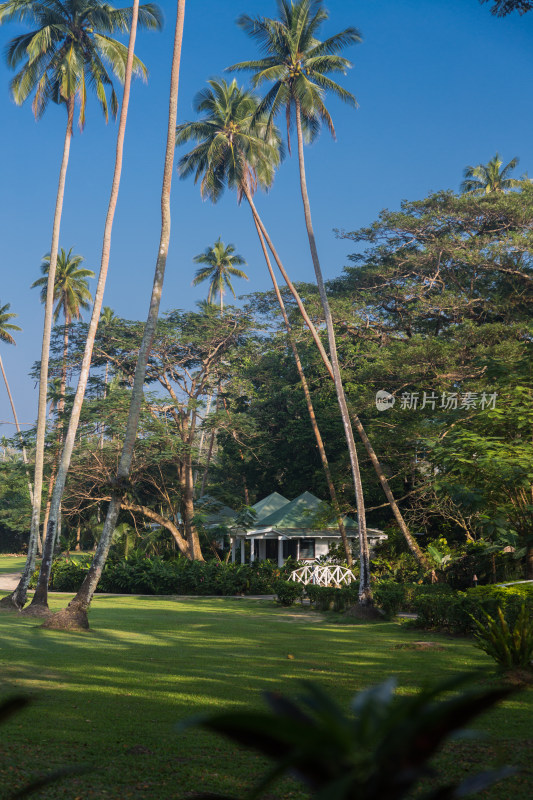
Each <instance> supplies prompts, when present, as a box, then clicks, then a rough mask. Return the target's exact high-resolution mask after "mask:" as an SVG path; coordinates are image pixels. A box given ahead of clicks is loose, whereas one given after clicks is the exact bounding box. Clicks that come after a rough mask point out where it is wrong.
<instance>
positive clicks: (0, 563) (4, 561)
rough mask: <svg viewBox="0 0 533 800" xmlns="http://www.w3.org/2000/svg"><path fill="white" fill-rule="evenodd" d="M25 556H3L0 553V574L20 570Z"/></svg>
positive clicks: (22, 567) (24, 561)
mask: <svg viewBox="0 0 533 800" xmlns="http://www.w3.org/2000/svg"><path fill="white" fill-rule="evenodd" d="M25 563H26V556H4V555H0V575H3V574H5V573H6V572H22V570H23V569H24V564H25Z"/></svg>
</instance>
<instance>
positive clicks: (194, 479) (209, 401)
mask: <svg viewBox="0 0 533 800" xmlns="http://www.w3.org/2000/svg"><path fill="white" fill-rule="evenodd" d="M213 395H214V392H211V394H210V395H209V397H208V399H207V408H206V411H205V417H204V422H205V420H206V419H207V417H208V416H209V412H210V411H211V403H212V402H213ZM204 440H205V428H204V427H203V426H202V433H201V434H200V444H199V445H198V455H197V462H198V466H199V465H200V457H201V455H202V450H203V449H204ZM198 472H199V469H198V467H197V468H196V470H195V472H194V478H193V481H194V485H195V486H196V483H197V481H198Z"/></svg>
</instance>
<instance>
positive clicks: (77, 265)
mask: <svg viewBox="0 0 533 800" xmlns="http://www.w3.org/2000/svg"><path fill="white" fill-rule="evenodd" d="M83 261H84V258H83V256H80V255H73V254H72V248H71V249H70V250H69V251H68V253H67V252H66V251H65V250H64V249H63V248H61V250H60V251H59V253H58V256H57V266H56V278H55V286H54V302H56V303H57V305H56V307H55V310H54V322H57V320H58V319H59V315H60V313H61V314H62V315H63V320H64V326H63V362H62V365H61V379H60V385H59V398H58V400H57V402H56V403H55V408H56V411H57V447H56V453H55V455H54V459H53V464H52V470H51V473H50V479H49V481H48V494H47V498H46V506H45V511H44V520H43V537H44V538H46V529H47V526H48V518H49V515H50V505H51V500H52V492H53V490H54V485H55V477H56V471H57V459H58V457H59V453H60V448H61V442H62V440H63V424H62V418H63V412H64V409H65V393H66V390H67V372H68V346H69V334H70V326H71V324H72V320H73V319H76V320H78V319H80V317H81V312H82V311H86V310H87V309H88V308H90V303H91V300H92V296H91V293H90V291H89V284H88V283H87V280H88V278H94V272H93V271H92V270H91V269H85V268H83V267H81V264H82V263H83ZM49 271H50V253H47V254H46V255H45V256H44V257H43V260H42V263H41V273H42V278H38V280H36V281H34V283H32V285H31V288H32V289H33V288H35V287H41V303H46V294H47V285H48V273H49Z"/></svg>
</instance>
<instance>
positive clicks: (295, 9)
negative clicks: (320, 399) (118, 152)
mask: <svg viewBox="0 0 533 800" xmlns="http://www.w3.org/2000/svg"><path fill="white" fill-rule="evenodd" d="M278 8H279V12H280V19H276V20H275V19H269V18H266V17H259V18H252V17H249V16H248V15H247V14H244V15H242V16H241V17H240V19H239V21H238V22H239V25H240V26H241V27H242V28H243V29H244V30H245V31H246V32H247V33H248V35H250V36H251V37H252V38H253V39H255V40H256V41H257V42H258V43H259V46H260V47H261V50H262V51H263V52H264V53H265V54H266V55H265V57H263V58H261V59H259V60H254V61H244V62H241V63H239V64H234V65H233V66H232V67H230V68H229V69H230V70H247V71H253V73H254V75H253V77H252V84H253V86H259V85H260V84H262V83H264V82H267V81H268V82H273V86H272V87H271V88H270V89H269V91H268V92H267V94H266V96H265V97H264V99H263V100H262V102H261V103H260V104H259V107H258V110H257V114H258V115H259V114H261V113H264V112H267V113H268V122H267V129H268V127H270V126H271V125H272V124H273V120H274V117H275V116H276V115H277V114H278V113H279V112H280V111H282V110H283V111H284V112H285V117H286V122H287V134H288V138H289V147H290V128H291V124H292V120H293V118H294V120H295V122H296V133H297V139H298V164H299V169H300V190H301V194H302V201H303V207H304V216H305V224H306V228H307V235H308V239H309V247H310V250H311V258H312V261H313V267H314V270H315V276H316V281H317V285H318V291H319V294H320V301H321V305H322V311H323V313H324V320H325V323H326V329H327V334H328V345H329V356H330V360H331V367H332V370H333V380H334V382H335V390H336V395H337V402H338V404H339V409H340V412H341V417H342V422H343V426H344V431H345V435H346V443H347V445H348V452H349V455H350V463H351V467H352V477H353V482H354V490H355V499H356V504H357V518H358V524H359V548H360V563H361V570H360V585H359V600H360V603H361V604H363V605H364V604H368V603H370V602H371V598H372V593H371V589H370V553H369V549H368V539H367V536H366V515H365V506H364V498H363V487H362V484H361V475H360V470H359V460H358V457H357V451H356V448H355V441H354V436H353V431H352V426H351V422H350V415H349V412H348V405H347V403H346V397H345V393H344V388H343V385H342V378H341V373H340V367H339V362H338V357H337V344H336V341H335V331H334V327H333V319H332V316H331V311H330V308H329V303H328V298H327V295H326V289H325V285H324V279H323V275H322V268H321V265H320V260H319V257H318V249H317V245H316V239H315V234H314V230H313V223H312V219H311V207H310V203H309V197H308V193H307V181H306V174H305V160H304V140H305V141H306V142H307V143H308V142H310V141H312V140H313V139H314V137H315V136H316V135H317V133H318V131H319V130H320V126H321V124H322V123H325V124H326V125H327V127H328V129H329V131H330V133H331V134H332V135H333V136H334V135H335V128H334V126H333V121H332V119H331V115H330V113H329V111H328V109H327V108H326V106H325V104H324V95H325V93H326V91H329V92H332V93H333V94H334V95H335V96H336V97H338V98H340V99H341V100H343V101H344V102H346V103H348V104H350V105H352V106H353V107H355V106H356V100H355V97H354V96H353V95H352V94H351V93H350V92H348V91H347V90H346V89H344V88H343V87H341V86H340V85H339V84H338V83H336V82H335V81H333V80H332V79H331V78H329V77H328V74H330V73H339V72H340V73H345V72H346V70H347V69H348V68H349V67H350V66H351V64H350V62H349V61H348V60H347V59H346V58H344V57H343V56H341V55H339V53H340V52H341V51H342V50H343V49H344V48H345V47H346V46H347V45H351V44H356V43H357V42H359V41H361V36H360V34H359V32H358V31H357V30H356V28H346V29H345V30H344V31H341V32H340V33H338V34H335V35H334V36H331V37H329V38H328V39H326V40H324V41H320V40H319V39H317V38H316V34H317V32H318V29H319V28H320V26H321V25H322V23H323V22H325V21H326V20H327V19H328V16H329V15H328V12H327V11H326V9H325V8H324V7H323V5H322V3H321V2H316V0H297V1H296V2H292V1H291V2H290V3H289V2H288V0H279V2H278Z"/></svg>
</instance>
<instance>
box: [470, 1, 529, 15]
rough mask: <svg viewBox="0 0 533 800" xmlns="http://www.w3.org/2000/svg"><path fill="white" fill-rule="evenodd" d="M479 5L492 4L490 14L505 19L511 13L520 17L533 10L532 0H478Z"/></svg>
mask: <svg viewBox="0 0 533 800" xmlns="http://www.w3.org/2000/svg"><path fill="white" fill-rule="evenodd" d="M480 3H493V4H494V5H493V6H492V8H491V10H490V13H491V14H494V16H495V17H506V16H507V14H510V13H511V12H512V11H518V13H519V14H520V16H522V14H526V13H527V12H528V11H531V9H532V8H533V0H480Z"/></svg>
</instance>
